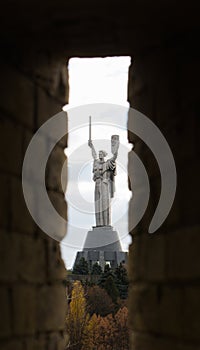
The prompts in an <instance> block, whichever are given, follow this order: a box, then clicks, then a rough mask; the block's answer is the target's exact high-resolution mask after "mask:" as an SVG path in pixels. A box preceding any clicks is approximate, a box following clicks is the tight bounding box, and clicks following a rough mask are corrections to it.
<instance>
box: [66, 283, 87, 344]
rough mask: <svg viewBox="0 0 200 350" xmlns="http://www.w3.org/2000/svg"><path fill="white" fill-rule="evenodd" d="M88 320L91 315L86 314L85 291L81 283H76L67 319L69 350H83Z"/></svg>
mask: <svg viewBox="0 0 200 350" xmlns="http://www.w3.org/2000/svg"><path fill="white" fill-rule="evenodd" d="M88 320H89V315H88V314H87V312H86V299H85V296H84V289H83V286H82V285H81V282H80V281H75V282H74V285H73V289H72V297H71V302H70V305H69V312H68V315H67V319H66V325H67V333H68V334H69V344H68V349H74V350H81V347H82V340H83V334H84V331H85V327H86V326H87V323H88Z"/></svg>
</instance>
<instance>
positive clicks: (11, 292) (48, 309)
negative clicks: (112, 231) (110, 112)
mask: <svg viewBox="0 0 200 350" xmlns="http://www.w3.org/2000/svg"><path fill="white" fill-rule="evenodd" d="M29 59H30V57H29ZM25 61H26V65H24V66H23V65H22V66H21V68H19V67H18V65H17V64H16V65H13V64H9V63H6V64H5V63H2V64H1V68H0V70H1V84H2V86H3V88H2V89H1V102H0V110H1V117H0V168H1V170H2V172H1V174H0V180H1V196H0V228H1V232H0V233H1V235H0V258H1V264H0V282H1V288H0V304H1V305H0V310H1V317H0V323H1V327H0V329H1V331H0V339H1V340H0V348H1V349H4V350H11V349H12V350H13V349H16V350H36V349H37V350H47V349H52V347H51V346H53V349H59V350H61V349H64V339H65V335H64V333H63V332H64V327H65V325H64V323H65V313H66V310H67V305H66V303H65V301H66V297H65V290H64V286H63V284H62V281H63V278H64V277H65V273H66V271H65V267H64V263H63V261H62V259H61V256H60V251H59V243H58V242H56V241H53V240H52V239H50V238H49V237H48V236H47V235H46V234H44V233H43V232H41V231H40V229H39V228H38V227H37V226H36V224H35V223H34V221H33V219H32V217H31V215H30V213H29V211H28V209H27V207H26V204H25V200H24V196H23V191H22V182H21V173H22V163H23V158H24V155H25V152H26V149H27V147H28V144H29V142H30V140H31V138H32V136H33V134H34V133H35V131H36V129H37V127H39V126H40V125H41V123H43V122H45V121H46V120H47V119H48V118H50V117H51V116H52V115H53V114H55V113H57V112H60V111H61V108H62V104H63V103H64V102H65V101H66V98H67V92H66V89H67V80H66V79H67V75H66V76H65V73H66V69H67V68H66V64H64V63H63V62H64V61H62V62H61V61H59V62H57V63H56V62H55V60H54V64H53V65H54V67H56V68H55V69H53V68H52V71H51V72H50V71H48V68H46V70H45V71H44V74H42V68H41V67H40V77H39V75H38V71H37V72H36V66H35V64H34V63H33V62H32V63H33V64H32V65H31V64H30V62H29V67H30V69H28V68H27V66H28V60H27V59H26V60H25ZM25 61H24V62H25ZM52 74H53V75H52ZM47 75H48V77H49V78H47ZM42 77H43V78H44V79H43V78H42ZM66 116H67V115H66ZM66 131H67V118H66ZM40 141H41V142H40V145H39V146H41V145H42V147H44V148H45V147H47V142H48V135H42V136H41V138H40ZM66 144H67V137H66V138H65V139H64V138H63V139H62V140H61V141H60V142H59V143H58V146H57V147H58V149H59V152H57V153H56V154H54V155H52V156H51V159H50V160H52V159H53V161H52V162H51V164H50V163H49V165H48V169H47V178H48V185H49V187H50V188H51V189H52V190H53V191H54V192H53V194H52V195H51V197H52V198H53V199H52V201H53V202H54V205H55V207H59V210H60V212H62V214H63V215H65V217H66V203H65V200H64V196H63V193H62V188H61V186H60V187H59V186H58V185H57V184H58V183H59V176H61V170H62V163H63V162H64V161H65V160H66V157H65V156H64V151H63V148H64V147H66ZM40 150H41V148H40ZM35 156H36V157H37V155H35ZM34 165H35V164H34V160H33V164H32V166H33V167H34ZM55 165H56V167H55V169H54V170H52V169H51V167H54V166H55ZM48 172H49V173H50V175H49V174H48ZM59 172H60V174H59ZM65 174H66V173H65ZM28 175H29V182H30V183H29V186H30V189H31V186H34V185H35V186H36V185H39V183H38V180H39V179H38V178H37V176H36V177H35V178H33V172H32V169H30V173H29V174H28ZM55 181H56V183H55V184H54V182H55ZM65 187H66V184H65ZM32 200H33V201H34V205H35V208H37V197H36V195H35V192H34V193H33V198H32ZM47 220H48V218H47ZM61 231H62V235H64V234H65V232H66V227H62V228H59V227H58V228H57V232H58V234H60V232H61ZM52 241H53V243H52ZM42 331H44V332H43V333H42ZM46 331H48V334H47V333H46ZM51 332H52V335H51ZM11 337H12V338H13V339H12V340H11V339H10V338H11ZM51 344H53V345H51Z"/></svg>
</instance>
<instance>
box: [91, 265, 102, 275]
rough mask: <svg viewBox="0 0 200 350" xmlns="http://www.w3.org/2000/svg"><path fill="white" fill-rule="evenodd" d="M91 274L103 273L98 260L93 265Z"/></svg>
mask: <svg viewBox="0 0 200 350" xmlns="http://www.w3.org/2000/svg"><path fill="white" fill-rule="evenodd" d="M91 274H92V275H101V274H102V268H101V266H100V265H99V264H98V263H97V262H96V263H95V264H94V265H92V271H91Z"/></svg>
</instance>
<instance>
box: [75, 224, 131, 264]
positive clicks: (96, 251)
mask: <svg viewBox="0 0 200 350" xmlns="http://www.w3.org/2000/svg"><path fill="white" fill-rule="evenodd" d="M83 257H84V259H85V260H86V261H87V262H88V265H89V268H90V269H91V268H92V265H94V264H95V263H96V262H97V263H98V264H99V265H100V266H101V268H102V269H103V270H104V267H105V265H106V264H109V265H110V267H111V268H113V269H114V268H116V267H117V266H119V265H120V263H127V259H128V253H127V252H123V251H122V247H121V243H120V240H119V236H118V233H117V231H115V230H113V227H112V226H97V227H96V226H94V227H93V228H92V230H91V231H88V233H87V236H86V240H85V244H84V247H83V250H82V251H80V252H78V253H77V255H76V260H75V264H77V263H78V262H79V260H80V259H81V258H83Z"/></svg>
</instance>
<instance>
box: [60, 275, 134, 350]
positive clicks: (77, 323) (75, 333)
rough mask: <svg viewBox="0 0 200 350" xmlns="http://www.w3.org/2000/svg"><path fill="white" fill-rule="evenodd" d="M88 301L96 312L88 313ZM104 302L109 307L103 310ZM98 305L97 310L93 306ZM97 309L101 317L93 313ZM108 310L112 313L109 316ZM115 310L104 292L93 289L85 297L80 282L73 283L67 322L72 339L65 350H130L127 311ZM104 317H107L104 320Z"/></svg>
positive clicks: (95, 287) (123, 308) (122, 309)
mask: <svg viewBox="0 0 200 350" xmlns="http://www.w3.org/2000/svg"><path fill="white" fill-rule="evenodd" d="M88 295H89V297H88ZM95 295H96V300H95ZM86 296H87V299H86ZM89 299H90V306H91V307H93V310H91V308H89V309H88V300H89ZM97 299H98V300H97ZM104 301H105V302H106V303H107V304H106V307H104ZM95 302H96V306H95V305H93V306H92V304H93V303H94V304H95ZM95 308H96V310H99V312H98V314H96V313H93V311H94V310H95ZM106 308H107V309H106ZM88 310H89V311H90V313H89V312H88ZM108 310H109V312H110V311H111V312H110V313H109V314H108ZM113 310H114V309H113V303H112V299H111V298H110V297H109V296H108V294H106V291H105V290H102V289H101V288H100V287H98V286H94V287H92V288H91V289H90V290H89V291H87V292H86V293H85V291H84V288H83V286H82V285H81V282H80V281H76V282H74V285H73V290H72V297H71V302H70V304H69V312H68V316H67V322H66V324H67V333H68V335H69V342H68V344H67V345H66V349H71V350H72V349H73V350H128V349H129V344H128V339H129V336H128V325H127V320H128V310H127V307H126V306H123V307H120V308H119V309H118V311H117V312H115V313H114V311H113ZM105 314H106V316H102V315H105Z"/></svg>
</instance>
